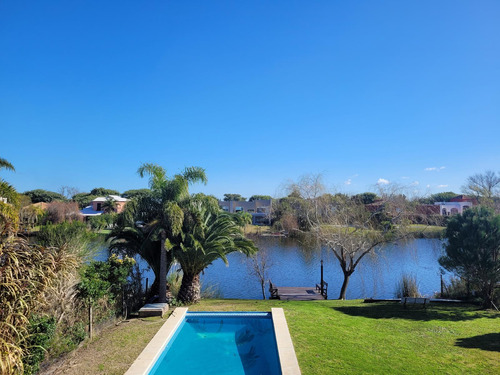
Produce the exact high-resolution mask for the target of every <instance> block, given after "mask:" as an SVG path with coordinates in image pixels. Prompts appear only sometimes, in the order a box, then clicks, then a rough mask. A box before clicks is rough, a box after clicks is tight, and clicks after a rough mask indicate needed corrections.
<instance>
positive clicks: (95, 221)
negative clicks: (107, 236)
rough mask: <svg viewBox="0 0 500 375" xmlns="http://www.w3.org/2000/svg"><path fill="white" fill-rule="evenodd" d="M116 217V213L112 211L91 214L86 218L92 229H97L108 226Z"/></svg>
mask: <svg viewBox="0 0 500 375" xmlns="http://www.w3.org/2000/svg"><path fill="white" fill-rule="evenodd" d="M116 217H117V214H114V213H111V214H102V215H96V216H91V217H89V218H88V221H87V223H88V224H89V225H90V227H91V228H92V230H95V231H99V230H102V229H106V228H110V227H111V226H112V225H113V224H114V223H115V220H116Z"/></svg>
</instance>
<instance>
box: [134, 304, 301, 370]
mask: <svg viewBox="0 0 500 375" xmlns="http://www.w3.org/2000/svg"><path fill="white" fill-rule="evenodd" d="M187 311H188V309H187V307H177V308H176V309H175V310H174V312H173V313H172V315H170V317H169V318H168V319H167V321H166V322H165V323H164V324H163V325H162V326H161V328H160V330H159V331H158V332H157V333H156V335H155V336H154V337H153V338H152V340H151V341H150V342H149V344H148V345H147V346H146V347H145V348H144V350H143V351H142V353H141V354H139V357H137V359H136V360H135V361H134V363H132V366H130V368H129V369H128V370H127V372H126V373H125V375H147V374H148V373H149V371H151V369H152V368H153V366H154V364H155V363H156V361H157V360H158V358H159V357H160V355H161V354H162V352H163V350H164V349H165V347H166V346H167V344H168V342H169V341H170V340H171V338H172V336H173V335H174V333H175V331H176V330H177V328H178V327H179V325H180V324H181V323H182V321H183V320H184V317H185V316H186V313H187ZM271 316H272V321H273V326H274V334H275V336H276V344H277V346H278V357H279V362H280V366H281V373H282V375H300V367H299V362H298V361H297V356H296V355H295V349H294V347H293V342H292V338H291V336H290V331H289V330H288V324H287V323H286V318H285V313H284V311H283V309H282V308H272V309H271Z"/></svg>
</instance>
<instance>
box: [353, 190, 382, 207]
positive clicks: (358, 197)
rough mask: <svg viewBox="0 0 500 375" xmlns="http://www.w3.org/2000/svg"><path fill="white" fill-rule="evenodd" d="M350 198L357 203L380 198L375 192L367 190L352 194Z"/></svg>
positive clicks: (368, 202)
mask: <svg viewBox="0 0 500 375" xmlns="http://www.w3.org/2000/svg"><path fill="white" fill-rule="evenodd" d="M352 199H353V200H355V201H356V202H358V203H363V204H370V203H373V202H375V201H376V200H377V199H380V198H379V197H378V196H377V194H375V193H370V192H367V193H362V194H356V195H353V196H352Z"/></svg>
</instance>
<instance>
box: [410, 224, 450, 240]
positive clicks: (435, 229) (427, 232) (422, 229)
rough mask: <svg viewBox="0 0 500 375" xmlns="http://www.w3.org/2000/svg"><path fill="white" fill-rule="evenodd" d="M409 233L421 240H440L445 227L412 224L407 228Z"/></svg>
mask: <svg viewBox="0 0 500 375" xmlns="http://www.w3.org/2000/svg"><path fill="white" fill-rule="evenodd" d="M409 231H410V232H411V233H415V234H417V235H419V236H420V237H422V238H442V237H443V236H444V232H445V231H446V227H440V226H434V225H423V224H412V225H410V227H409Z"/></svg>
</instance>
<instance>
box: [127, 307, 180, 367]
mask: <svg viewBox="0 0 500 375" xmlns="http://www.w3.org/2000/svg"><path fill="white" fill-rule="evenodd" d="M187 311H188V308H187V307H177V308H176V309H175V310H174V311H173V312H172V314H171V315H170V316H169V317H168V319H167V321H166V322H165V323H164V324H163V325H162V326H161V328H160V329H159V331H158V332H157V333H156V335H154V337H153V339H152V340H151V341H150V342H149V344H148V345H147V346H146V347H145V348H144V350H143V351H142V352H141V354H139V357H137V359H136V360H135V361H134V363H132V366H130V368H129V369H128V370H127V372H126V373H125V375H147V374H148V373H149V371H150V370H151V368H152V367H153V365H154V363H155V362H156V360H157V359H158V357H159V356H160V354H161V352H162V351H163V349H164V348H165V346H166V345H167V343H168V342H169V340H170V338H171V337H172V336H173V335H174V333H175V331H176V330H177V327H179V325H180V324H181V323H182V321H183V319H184V317H185V316H186V313H187Z"/></svg>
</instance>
